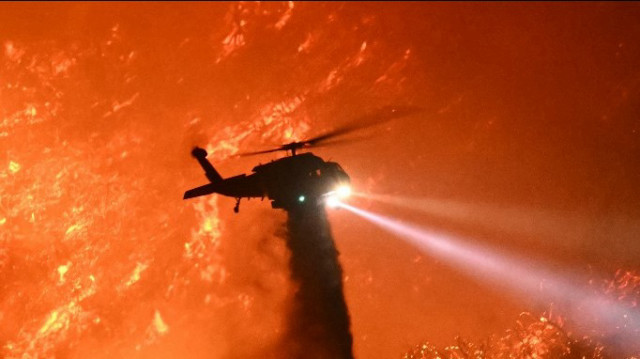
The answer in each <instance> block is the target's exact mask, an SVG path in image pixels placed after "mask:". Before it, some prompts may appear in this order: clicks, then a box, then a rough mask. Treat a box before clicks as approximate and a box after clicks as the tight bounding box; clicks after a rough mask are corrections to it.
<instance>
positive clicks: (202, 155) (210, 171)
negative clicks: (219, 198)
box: [191, 147, 222, 183]
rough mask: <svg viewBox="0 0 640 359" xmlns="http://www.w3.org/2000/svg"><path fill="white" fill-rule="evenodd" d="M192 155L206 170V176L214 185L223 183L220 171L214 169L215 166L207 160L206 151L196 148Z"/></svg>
mask: <svg viewBox="0 0 640 359" xmlns="http://www.w3.org/2000/svg"><path fill="white" fill-rule="evenodd" d="M191 155H192V156H193V157H195V158H196V159H197V160H198V162H199V163H200V166H202V168H203V169H204V174H205V175H206V176H207V178H208V179H209V181H211V182H212V183H219V182H222V176H220V174H219V173H218V171H216V169H215V168H213V165H211V162H209V160H207V151H206V150H204V149H203V148H200V147H195V148H194V149H193V151H191Z"/></svg>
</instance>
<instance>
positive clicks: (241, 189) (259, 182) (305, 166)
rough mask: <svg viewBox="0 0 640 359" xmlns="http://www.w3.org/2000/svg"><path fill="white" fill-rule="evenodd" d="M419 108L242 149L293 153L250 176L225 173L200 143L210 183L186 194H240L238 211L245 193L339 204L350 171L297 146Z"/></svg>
mask: <svg viewBox="0 0 640 359" xmlns="http://www.w3.org/2000/svg"><path fill="white" fill-rule="evenodd" d="M417 110H418V109H417V108H416V107H407V106H403V107H386V108H382V109H380V110H378V111H376V112H374V113H372V114H369V115H367V116H364V117H362V118H360V119H359V120H358V121H355V122H354V123H352V124H349V125H346V126H343V127H340V128H337V129H335V130H332V131H329V132H327V133H324V134H322V135H319V136H316V137H313V138H310V139H308V140H304V141H296V142H291V143H287V144H284V145H282V146H279V147H277V148H273V149H269V150H263V151H255V152H246V153H242V154H239V155H238V156H252V155H259V154H264V153H272V152H277V151H286V152H287V153H288V156H286V157H283V158H280V159H277V160H272V161H271V162H269V163H266V164H260V165H258V166H255V167H254V168H253V169H252V173H251V174H249V175H247V174H241V175H238V176H234V177H229V178H223V177H222V176H221V175H220V173H218V171H216V169H215V168H214V167H213V165H212V164H211V162H209V161H208V160H207V151H206V150H204V149H203V148H200V147H195V148H194V149H193V150H192V151H191V155H192V156H193V157H195V158H196V159H197V160H198V162H199V163H200V166H201V167H202V168H203V169H204V173H205V176H206V177H207V179H209V181H210V183H207V184H205V185H203V186H200V187H196V188H193V189H190V190H188V191H186V192H185V193H184V197H183V199H188V198H194V197H199V196H205V195H208V194H212V193H218V194H221V195H223V196H228V197H233V198H235V199H236V205H235V206H234V208H233V210H234V212H236V213H238V212H239V210H240V200H241V199H242V198H262V199H264V198H265V197H268V198H269V199H270V200H271V207H272V208H282V209H285V210H293V209H295V208H300V207H303V206H316V205H319V204H326V205H329V206H331V207H334V206H336V205H337V203H338V202H337V201H338V200H339V199H342V198H345V197H348V196H349V194H350V192H351V188H350V178H349V176H348V175H347V173H346V172H345V171H344V169H342V167H341V166H340V165H339V164H338V163H336V162H330V161H325V160H323V159H322V158H320V157H318V156H316V155H314V154H313V153H311V152H305V153H298V150H302V149H307V148H311V147H321V146H327V145H333V144H338V143H342V142H345V141H344V140H333V141H329V140H331V139H334V138H336V137H338V136H342V135H346V134H348V133H351V132H354V131H356V130H359V129H363V128H366V127H370V126H374V125H377V124H379V123H381V122H385V121H388V120H391V119H394V118H399V117H403V116H406V115H409V114H411V113H413V112H416V111H417Z"/></svg>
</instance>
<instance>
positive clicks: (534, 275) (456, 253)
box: [337, 202, 640, 348]
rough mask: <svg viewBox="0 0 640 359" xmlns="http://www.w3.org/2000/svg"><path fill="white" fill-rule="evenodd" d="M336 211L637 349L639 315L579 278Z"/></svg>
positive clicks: (381, 219)
mask: <svg viewBox="0 0 640 359" xmlns="http://www.w3.org/2000/svg"><path fill="white" fill-rule="evenodd" d="M337 205H338V206H339V207H341V208H344V209H346V210H348V211H350V212H352V213H354V214H356V215H358V216H360V217H362V218H364V219H366V220H368V221H369V222H371V223H373V224H375V225H376V226H378V227H380V228H382V229H384V230H385V231H387V232H389V233H392V234H395V235H398V236H399V237H400V238H402V239H404V240H405V241H407V242H408V243H410V244H412V245H414V246H415V247H416V248H418V249H419V250H421V251H422V252H424V253H425V254H428V255H430V256H432V257H435V258H438V259H440V260H443V261H445V262H446V263H448V264H449V265H451V266H452V267H454V268H455V269H457V270H460V271H462V272H464V273H465V274H467V275H470V276H472V277H474V278H475V279H478V280H481V281H483V282H487V283H491V284H492V285H494V286H498V287H501V288H503V289H512V290H515V291H517V292H519V293H520V294H524V295H528V296H531V298H533V299H536V300H538V301H542V302H543V303H548V301H549V300H551V301H554V302H556V303H561V304H566V305H567V306H568V308H567V310H569V311H568V312H565V313H564V314H566V315H567V316H569V317H570V318H571V319H572V321H573V323H575V324H576V325H577V328H576V329H578V330H580V331H581V332H582V334H590V333H592V331H593V330H594V329H596V327H597V328H598V332H603V330H604V331H606V330H613V329H614V328H615V329H616V330H619V331H620V334H619V337H618V338H617V340H618V341H619V343H620V345H624V346H625V347H626V348H629V347H632V346H633V345H637V342H638V338H639V337H640V336H639V335H640V327H639V326H640V313H638V309H637V308H628V307H625V306H624V305H622V304H621V303H619V302H616V301H614V300H612V299H610V298H607V297H605V296H603V295H600V294H596V293H593V292H592V291H589V290H587V289H585V288H582V287H580V286H578V285H576V284H574V283H573V282H574V281H578V280H576V279H577V278H575V276H572V275H567V276H566V277H561V276H560V275H559V274H557V273H554V272H551V271H549V270H547V269H545V268H542V267H541V266H539V265H537V264H535V263H533V262H532V261H530V260H528V259H525V258H520V257H516V256H514V255H509V254H506V253H498V252H497V251H495V250H490V249H489V248H487V247H483V246H479V245H477V244H472V243H471V242H469V241H466V240H462V239H460V238H456V237H454V236H453V235H451V234H447V233H440V232H436V231H433V230H430V229H428V228H424V227H421V226H416V225H412V224H407V223H403V222H401V221H399V220H396V219H392V218H389V217H385V216H382V215H380V214H376V213H373V212H370V211H366V210H363V209H360V208H357V207H354V206H351V205H349V204H346V203H343V202H338V203H337ZM572 279H573V280H572ZM578 282H583V281H578ZM576 308H581V309H582V311H580V313H578V312H577V311H575V312H572V311H571V310H570V309H576ZM587 313H588V314H590V315H593V318H587V317H586V314H587Z"/></svg>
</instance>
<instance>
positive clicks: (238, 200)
mask: <svg viewBox="0 0 640 359" xmlns="http://www.w3.org/2000/svg"><path fill="white" fill-rule="evenodd" d="M233 211H234V212H235V213H238V212H240V198H236V205H235V206H234V207H233Z"/></svg>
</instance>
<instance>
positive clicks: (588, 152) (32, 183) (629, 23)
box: [0, 3, 640, 358]
mask: <svg viewBox="0 0 640 359" xmlns="http://www.w3.org/2000/svg"><path fill="white" fill-rule="evenodd" d="M638 18H640V6H639V5H638V4H636V3H632V4H626V3H565V4H547V3H532V4H525V3H490V4H476V3H463V4H459V3H445V4H443V3H401V4H397V3H342V4H333V3H311V4H308V3H265V4H260V3H248V4H240V3H215V4H214V3H209V4H207V3H190V4H182V3H160V4H151V3H144V4H143V3H134V4H128V3H127V4H125V3H119V4H114V3H99V4H95V3H92V4H89V3H78V4H76V3H65V4H48V3H31V4H22V3H2V4H1V5H0V24H1V25H0V45H2V54H1V57H0V115H1V116H2V119H1V120H0V121H1V122H0V148H1V149H2V151H0V180H1V181H2V183H3V184H2V186H0V196H1V199H0V233H1V234H0V285H2V290H0V343H2V345H3V347H2V349H1V350H2V354H3V356H5V357H7V358H15V357H21V356H22V354H24V353H39V354H40V355H42V356H44V357H50V356H52V355H56V356H57V357H71V358H81V357H82V358H85V357H96V358H101V357H114V356H115V357H141V358H147V357H149V358H151V357H154V358H164V357H166V358H172V357H181V356H184V355H185V354H186V353H188V354H189V355H190V356H191V357H194V358H235V357H239V356H244V357H253V356H256V355H258V354H261V353H264V352H266V351H268V348H269V346H270V345H272V344H273V343H275V342H276V341H277V338H278V333H280V330H281V326H282V318H283V315H284V313H285V312H286V308H287V304H288V303H289V301H290V293H291V288H290V287H289V281H288V277H287V275H288V272H287V255H288V254H287V252H286V248H285V246H284V243H283V241H282V240H281V238H279V237H278V233H279V231H280V230H281V228H282V225H283V223H284V220H285V214H284V213H283V212H282V211H276V210H272V209H270V206H269V205H268V203H267V202H263V203H261V202H259V201H250V202H243V204H242V206H241V211H240V213H239V214H238V215H234V214H233V213H232V207H233V204H234V203H233V200H232V199H228V198H217V197H215V196H212V197H209V198H201V199H198V200H194V201H188V202H186V201H183V200H182V193H183V192H184V190H186V189H189V188H191V187H194V186H196V185H200V184H203V183H204V181H205V177H204V176H203V175H202V172H201V169H200V168H199V167H198V166H197V163H196V161H195V160H193V159H192V158H191V157H190V156H189V151H190V149H191V148H192V147H193V146H195V145H199V146H203V147H206V148H207V149H208V151H209V152H210V156H209V158H210V159H211V160H212V162H213V163H214V165H216V167H217V168H218V169H219V171H220V172H221V174H222V175H223V176H232V175H236V174H240V173H248V172H249V171H250V169H251V168H252V167H253V166H254V165H255V164H257V163H258V162H262V163H264V162H266V161H268V160H270V159H272V158H274V157H269V155H265V156H262V157H254V158H243V159H233V158H230V156H231V155H233V154H234V153H236V152H238V151H249V150H260V149H264V148H268V147H270V146H273V145H277V144H282V143H285V142H288V141H292V140H299V139H304V138H305V137H309V136H313V135H315V134H318V133H321V132H323V131H326V130H330V129H331V128H332V127H333V126H338V125H343V124H346V123H348V122H349V121H350V120H352V119H354V118H357V117H358V116H360V115H362V114H364V113H367V112H369V111H371V110H374V109H376V108H378V107H380V106H384V105H415V106H420V107H422V108H424V111H423V112H422V113H420V114H416V115H411V116H409V117H407V118H406V119H401V120H396V121H394V122H390V123H388V124H385V125H382V126H379V127H376V128H374V129H371V130H367V131H366V132H365V133H364V134H365V135H371V137H370V138H369V139H367V140H365V141H358V142H354V143H353V144H348V145H340V146H336V147H327V148H322V149H318V150H314V153H316V154H317V155H319V156H322V157H323V158H325V159H327V160H333V161H337V162H339V163H340V164H341V165H342V167H343V168H344V169H345V170H346V171H347V172H348V173H349V175H350V177H351V179H352V184H353V186H354V189H355V190H358V191H362V192H372V193H379V194H393V195H397V196H403V197H412V198H416V199H423V200H425V201H427V200H429V201H432V202H433V201H449V202H451V203H455V204H458V205H460V206H463V207H464V208H470V209H469V211H468V212H466V213H467V214H466V215H467V218H464V217H455V216H448V215H447V213H448V212H446V211H444V209H442V210H439V209H440V208H439V207H438V206H437V205H436V206H435V207H434V208H435V210H433V212H432V213H430V214H427V213H418V212H415V211H404V210H398V209H395V208H393V207H390V206H383V205H381V204H379V203H377V202H375V201H369V200H366V199H354V203H356V204H357V205H359V206H360V207H363V208H367V209H370V210H372V211H376V212H380V213H385V214H387V215H390V216H396V217H399V218H401V219H403V220H407V221H411V222H415V223H419V224H422V225H426V226H430V227H433V228H438V229H446V230H448V231H451V232H453V233H457V234H460V235H463V236H464V237H465V238H470V239H471V240H473V241H476V242H477V243H482V244H484V245H487V246H491V247H492V248H499V249H500V250H504V251H508V252H513V253H517V254H519V255H522V256H526V257H528V258H531V259H532V260H535V261H539V262H541V263H544V264H545V265H548V266H549V267H550V268H552V269H553V270H556V271H558V272H562V271H563V270H568V269H570V270H573V271H577V272H580V273H584V275H585V277H589V276H593V277H598V276H606V275H610V274H611V273H613V272H614V271H615V270H616V269H618V268H633V266H634V265H635V266H637V258H639V257H640V246H639V245H638V242H637V238H638V235H639V234H640V224H639V223H640V222H638V221H639V219H640V209H639V208H640V207H638V205H637V204H638V203H640V189H639V188H640V187H639V186H638V183H640V166H638V165H637V160H638V158H639V157H640V141H639V136H640V122H639V121H638V115H639V110H640V107H639V105H640V102H639V99H640V69H639V68H638V66H637V65H638V64H639V63H640V45H639V44H640V23H639V22H638V21H637V19H638ZM438 203H440V202H438ZM465 206H466V207H465ZM514 208H516V209H517V210H514ZM329 217H330V220H331V222H332V229H333V234H334V239H335V241H336V244H337V246H338V248H339V250H340V252H341V260H342V263H343V267H344V274H345V278H344V280H345V291H346V296H347V302H348V305H349V308H350V311H351V315H352V325H353V335H354V341H355V343H354V346H355V353H356V356H357V357H359V358H388V357H391V358H394V357H399V356H400V355H401V354H402V353H404V352H405V351H406V350H407V349H408V348H409V347H411V346H412V345H415V344H418V343H420V342H422V341H425V340H427V341H430V342H432V343H435V344H437V345H447V344H450V343H453V342H454V337H455V336H456V335H462V336H464V337H469V338H473V339H478V338H484V337H487V336H489V335H491V334H496V333H498V334H499V333H502V332H503V331H504V330H506V329H507V328H509V327H510V326H511V325H512V324H513V322H514V321H515V320H516V319H517V316H518V314H519V313H520V312H523V311H534V312H540V311H544V310H547V309H548V307H547V306H541V305H540V304H536V303H534V301H532V300H531V298H522V297H519V296H518V295H517V294H515V293H512V292H510V291H505V290H504V289H502V288H495V287H492V286H491V285H489V284H486V283H481V282H477V281H475V280H473V279H471V278H468V277H467V276H465V275H464V274H463V273H460V272H458V271H456V269H455V268H451V267H449V266H448V265H446V263H443V262H441V261H440V260H438V259H437V258H432V257H429V256H427V255H425V254H424V253H422V252H420V251H418V250H417V249H415V248H413V247H411V246H410V245H409V244H406V243H404V242H403V241H401V240H398V239H397V238H395V237H394V236H392V235H389V234H386V233H384V232H382V231H380V230H378V229H376V228H375V227H373V226H372V225H371V224H369V223H367V222H365V221H363V220H362V219H358V218H357V217H354V216H353V215H352V214H350V213H348V212H346V211H334V212H331V213H330V215H329ZM518 218H533V220H536V221H538V222H535V224H534V225H533V226H530V227H526V228H516V229H522V230H520V231H514V230H513V229H514V227H518V223H519V222H518V221H517V219H518Z"/></svg>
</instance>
